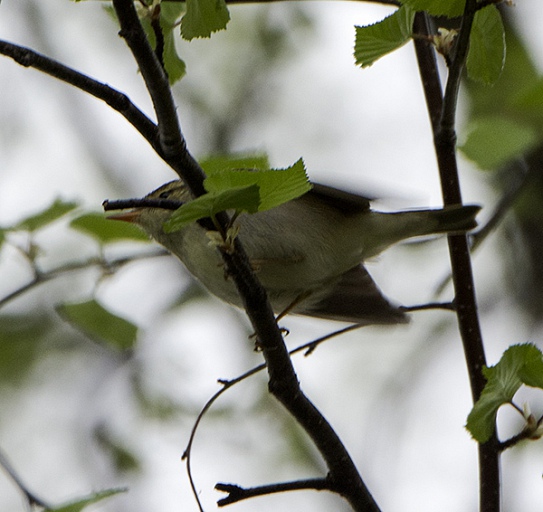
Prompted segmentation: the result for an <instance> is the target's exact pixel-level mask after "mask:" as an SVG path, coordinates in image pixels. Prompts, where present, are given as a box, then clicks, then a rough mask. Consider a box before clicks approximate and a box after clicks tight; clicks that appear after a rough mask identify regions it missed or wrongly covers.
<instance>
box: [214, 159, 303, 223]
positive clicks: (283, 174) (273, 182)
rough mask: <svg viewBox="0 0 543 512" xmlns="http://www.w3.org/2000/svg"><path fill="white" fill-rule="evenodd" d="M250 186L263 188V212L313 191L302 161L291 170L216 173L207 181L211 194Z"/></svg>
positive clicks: (261, 205) (240, 170) (261, 190)
mask: <svg viewBox="0 0 543 512" xmlns="http://www.w3.org/2000/svg"><path fill="white" fill-rule="evenodd" d="M247 185H258V187H259V190H260V204H259V206H258V211H259V212H261V211H265V210H269V209H270V208H275V207H276V206H279V205H281V204H283V203H286V202H288V201H291V200H292V199H296V198H297V197H300V196H301V195H303V194H305V193H306V192H309V190H311V184H310V183H309V180H308V179H307V174H306V171H305V166H304V163H303V160H302V159H300V160H298V161H297V162H296V163H295V164H294V165H292V166H291V167H289V168H287V169H271V170H268V171H256V172H255V171H251V170H249V169H239V170H227V171H223V172H217V173H214V174H212V175H211V176H209V177H208V178H206V180H205V181H204V187H205V188H206V190H208V191H209V192H219V191H221V190H227V189H229V188H233V187H242V186H247Z"/></svg>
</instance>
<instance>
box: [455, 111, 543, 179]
mask: <svg viewBox="0 0 543 512" xmlns="http://www.w3.org/2000/svg"><path fill="white" fill-rule="evenodd" d="M537 141H538V135H537V132H536V131H535V130H534V129H533V128H531V127H529V126H528V125H525V124H519V123H517V122H515V121H511V120H509V119H506V118H504V117H486V118H481V119H477V120H476V121H474V122H472V123H471V125H470V126H468V130H467V137H466V141H465V142H464V143H463V144H462V145H460V146H459V149H460V150H461V151H462V152H463V153H464V154H465V155H466V156H467V157H468V158H469V159H470V160H473V161H474V162H475V163H476V164H477V165H478V166H479V167H480V168H481V169H497V168H499V167H500V166H502V165H503V164H505V163H507V162H509V161H510V160H511V159H513V158H515V157H516V156H519V155H521V154H523V153H525V152H526V151H527V150H528V149H530V148H531V147H532V146H534V145H535V144H536V143H537Z"/></svg>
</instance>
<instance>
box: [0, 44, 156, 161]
mask: <svg viewBox="0 0 543 512" xmlns="http://www.w3.org/2000/svg"><path fill="white" fill-rule="evenodd" d="M0 54H2V55H5V56H6V57H11V58H12V59H13V60H14V61H15V62H17V63H18V64H20V65H21V66H24V67H30V68H34V69H37V70H38V71H41V72H43V73H45V74H47V75H49V76H52V77H54V78H57V79H58V80H61V81H63V82H66V83H67V84H70V85H73V86H74V87H77V88H78V89H80V90H82V91H85V92H87V93H89V94H90V95H92V96H94V97H95V98H98V99H100V100H102V101H104V102H105V103H107V104H108V105H109V106H110V107H111V108H113V109H114V110H116V111H117V112H119V113H120V114H121V115H122V116H123V117H124V118H125V119H126V120H127V121H128V122H129V123H130V124H131V125H132V126H133V127H134V128H136V130H138V132H140V134H141V135H142V136H143V137H144V138H145V140H147V142H149V144H151V146H152V147H153V149H154V150H155V151H156V152H157V153H158V154H159V155H160V156H162V157H164V154H163V152H162V149H161V147H160V144H159V140H158V131H157V126H156V125H155V123H153V121H151V120H150V119H149V118H148V117H147V116H146V115H145V114H144V113H143V112H142V111H141V110H139V109H138V108H137V107H136V106H135V105H134V104H133V103H132V102H131V101H130V99H129V98H128V96H126V95H125V94H123V93H121V92H119V91H117V90H115V89H113V88H112V87H110V86H109V85H106V84H103V83H101V82H98V81H97V80H94V79H92V78H90V77H89V76H87V75H84V74H83V73H80V72H78V71H75V70H74V69H72V68H69V67H68V66H65V65H64V64H61V63H60V62H57V61H55V60H54V59H51V58H50V57H46V56H45V55H41V54H40V53H38V52H35V51H34V50H31V49H29V48H24V47H23V46H18V45H16V44H13V43H10V42H8V41H2V40H0Z"/></svg>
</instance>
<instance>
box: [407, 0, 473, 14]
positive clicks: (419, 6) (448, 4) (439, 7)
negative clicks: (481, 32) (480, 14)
mask: <svg viewBox="0 0 543 512" xmlns="http://www.w3.org/2000/svg"><path fill="white" fill-rule="evenodd" d="M401 3H402V4H403V5H408V6H409V7H411V8H412V9H413V10H414V11H426V12H428V14H431V15H433V16H447V17H449V18H454V17H456V16H461V15H462V14H463V12H464V7H465V6H466V0H401Z"/></svg>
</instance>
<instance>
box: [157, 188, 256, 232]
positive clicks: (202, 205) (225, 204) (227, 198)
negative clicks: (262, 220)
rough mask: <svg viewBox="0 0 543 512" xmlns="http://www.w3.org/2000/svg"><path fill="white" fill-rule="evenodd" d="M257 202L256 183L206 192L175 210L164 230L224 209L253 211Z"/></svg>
mask: <svg viewBox="0 0 543 512" xmlns="http://www.w3.org/2000/svg"><path fill="white" fill-rule="evenodd" d="M259 204H260V194H259V189H258V186H257V185H249V186H244V187H237V188H231V189H228V190H223V191H220V192H211V193H207V194H204V195H203V196H200V197H197V198H196V199H194V200H193V201H190V202H188V203H185V204H184V205H183V206H181V208H178V209H177V210H175V211H174V212H173V214H172V216H171V217H170V219H169V220H168V221H166V222H165V223H164V231H165V232H166V233H171V232H173V231H178V230H179V229H181V228H183V227H185V226H186V225H188V224H191V223H192V222H195V221H197V220H199V219H203V218H206V217H212V216H213V215H215V214H217V213H219V212H223V211H225V210H237V211H246V212H248V213H255V212H256V211H258V206H259Z"/></svg>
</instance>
